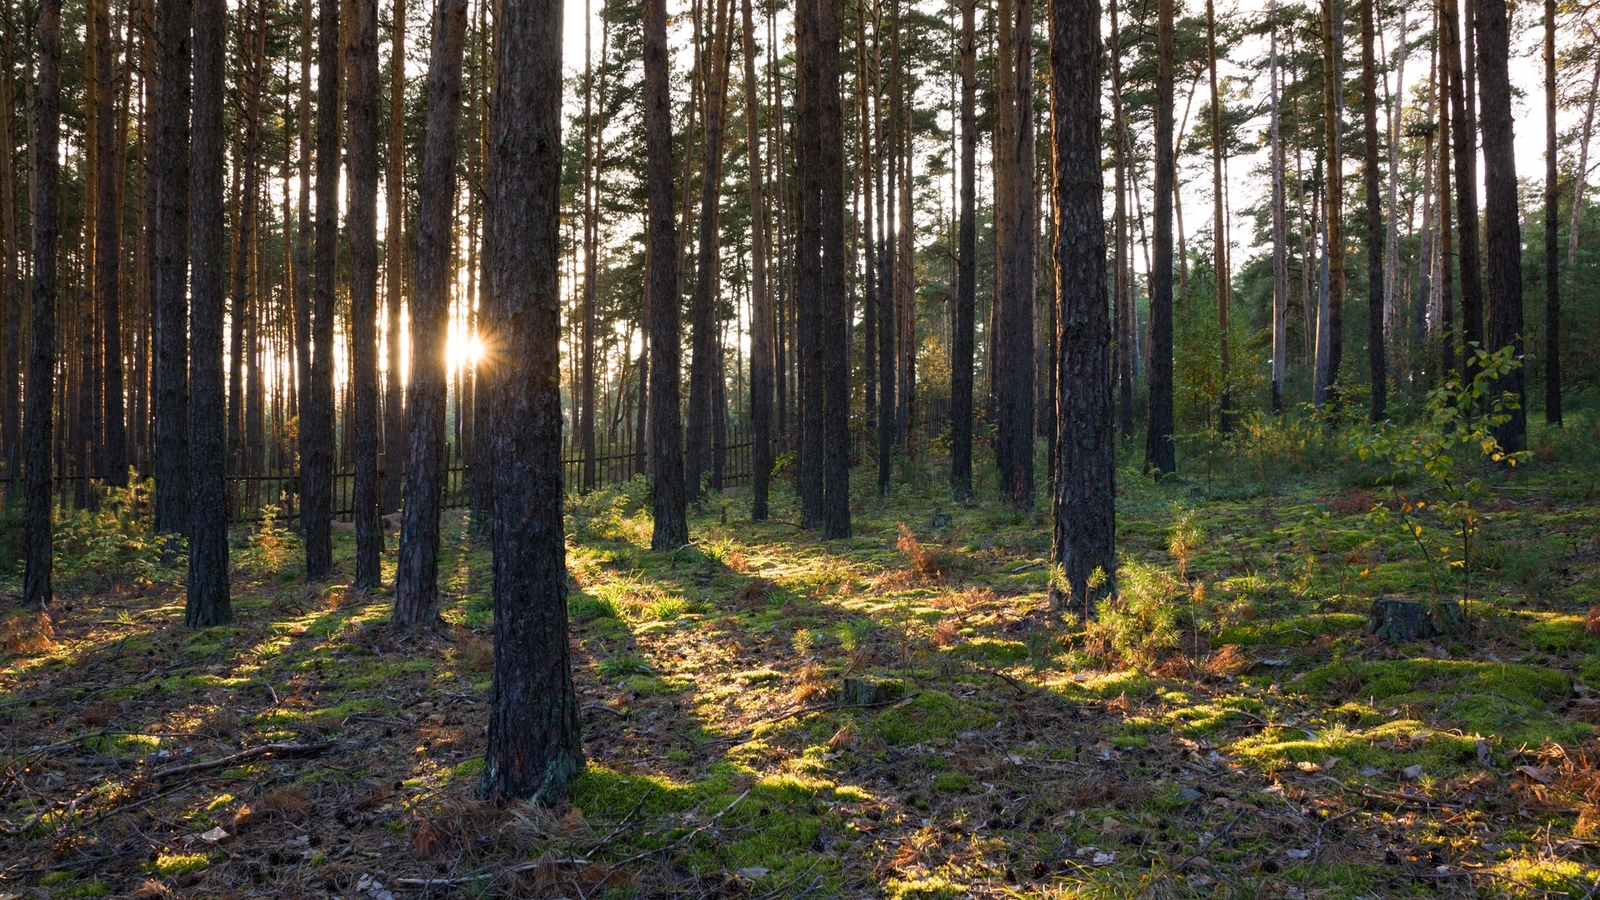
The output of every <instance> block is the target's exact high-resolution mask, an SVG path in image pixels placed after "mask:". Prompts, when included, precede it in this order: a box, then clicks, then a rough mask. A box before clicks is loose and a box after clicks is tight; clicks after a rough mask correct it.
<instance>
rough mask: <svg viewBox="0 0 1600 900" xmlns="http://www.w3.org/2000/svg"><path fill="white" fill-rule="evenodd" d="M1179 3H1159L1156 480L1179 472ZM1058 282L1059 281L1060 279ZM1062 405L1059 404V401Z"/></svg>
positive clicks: (1149, 432)
mask: <svg viewBox="0 0 1600 900" xmlns="http://www.w3.org/2000/svg"><path fill="white" fill-rule="evenodd" d="M1173 2H1174V0H1156V128H1155V131H1156V136H1155V143H1156V148H1155V165H1156V173H1155V210H1154V212H1155V227H1154V229H1153V231H1154V235H1153V236H1152V244H1153V245H1154V247H1153V250H1152V253H1153V256H1154V259H1153V260H1152V263H1151V265H1152V268H1151V270H1150V372H1149V375H1148V376H1147V380H1148V381H1149V384H1150V410H1149V422H1148V425H1147V428H1146V430H1145V446H1144V468H1145V471H1146V472H1148V473H1150V474H1153V475H1156V476H1158V477H1159V476H1163V475H1171V474H1173V473H1174V472H1176V471H1177V470H1178V462H1177V455H1176V452H1175V451H1176V447H1175V446H1174V444H1173V441H1172V429H1173V422H1172V195H1173V179H1174V177H1175V176H1176V174H1177V172H1176V169H1175V165H1176V160H1175V159H1174V158H1173V144H1172V130H1173V129H1172V119H1173V109H1172V106H1173V104H1172V87H1173V51H1174V46H1173V45H1174V43H1175V34H1174V31H1175V28H1174V23H1173ZM1057 277H1059V276H1057ZM1056 402H1057V404H1059V403H1060V402H1061V401H1060V398H1059V397H1058V398H1057V400H1056Z"/></svg>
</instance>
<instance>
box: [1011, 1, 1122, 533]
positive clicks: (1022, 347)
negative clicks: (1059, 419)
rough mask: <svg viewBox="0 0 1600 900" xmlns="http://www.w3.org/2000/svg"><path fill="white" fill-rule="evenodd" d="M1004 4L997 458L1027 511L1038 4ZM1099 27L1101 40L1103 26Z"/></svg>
mask: <svg viewBox="0 0 1600 900" xmlns="http://www.w3.org/2000/svg"><path fill="white" fill-rule="evenodd" d="M999 10H1000V13H999V15H1000V29H999V41H998V54H997V59H998V63H997V64H998V66H999V69H1000V72H999V86H1000V87H999V105H1000V109H999V119H998V121H999V127H998V129H997V131H996V135H995V253H996V255H997V257H998V259H997V261H996V266H995V269H996V272H995V274H996V278H997V281H998V283H997V284H996V290H995V302H996V303H997V304H998V305H999V309H998V312H997V314H996V317H995V318H996V319H997V324H996V330H995V352H996V356H997V357H998V359H997V361H996V366H995V368H994V374H993V376H992V377H993V379H994V382H995V440H996V448H995V458H996V460H997V462H998V463H999V469H1000V494H1001V497H1002V498H1003V499H1005V500H1007V501H1009V502H1010V503H1011V504H1012V506H1013V507H1014V508H1016V509H1018V510H1024V511H1025V510H1031V509H1032V508H1033V503H1034V496H1033V493H1034V486H1033V411H1034V410H1033V408H1034V371H1033V303H1034V298H1033V275H1034V272H1033V269H1034V265H1033V263H1034V256H1033V252H1034V246H1033V237H1034V228H1035V224H1036V223H1035V221H1034V215H1033V213H1034V203H1033V182H1034V171H1033V168H1034V167H1033V162H1034V154H1033V5H1032V3H1031V2H1028V0H1001V2H1000V6H999ZM1075 27H1078V28H1081V27H1082V26H1081V25H1079V26H1075ZM1096 32H1097V41H1098V28H1097V29H1096ZM1101 243H1102V244H1104V241H1102V242H1101ZM1102 268H1103V266H1102Z"/></svg>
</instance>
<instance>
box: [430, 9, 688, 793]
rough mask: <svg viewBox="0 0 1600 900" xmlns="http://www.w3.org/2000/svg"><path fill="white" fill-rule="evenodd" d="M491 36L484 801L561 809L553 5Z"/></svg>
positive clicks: (513, 17)
mask: <svg viewBox="0 0 1600 900" xmlns="http://www.w3.org/2000/svg"><path fill="white" fill-rule="evenodd" d="M457 2H459V0H457ZM499 25H500V48H499V49H500V51H501V52H500V59H499V61H498V64H497V65H496V67H495V69H496V71H495V84H494V97H493V112H492V113H491V116H492V123H493V126H492V127H493V137H492V139H491V141H490V144H489V147H490V152H491V153H492V154H493V155H494V156H495V157H496V159H495V163H494V171H495V176H496V177H495V180H494V181H492V182H490V184H489V190H488V194H487V197H486V202H487V204H488V205H489V206H490V208H491V209H492V212H490V213H489V215H488V221H489V223H490V228H491V229H492V230H491V231H490V232H489V243H490V247H491V250H490V259H492V260H493V263H494V264H493V267H492V268H491V269H489V273H488V274H489V282H488V284H487V288H488V292H489V302H490V303H491V304H493V305H494V306H495V307H496V312H495V315H494V319H495V323H496V326H497V327H498V343H499V348H498V349H499V351H500V352H501V353H502V358H501V360H500V364H499V365H497V366H496V367H495V368H494V371H493V375H492V376H491V378H490V384H489V391H490V400H489V404H490V413H489V415H490V419H491V421H492V423H493V424H492V426H491V429H490V431H491V440H492V441H493V442H494V450H493V453H494V459H495V503H494V506H495V508H494V540H493V544H494V608H495V616H494V635H495V654H494V676H493V678H494V681H493V687H492V693H491V700H490V703H491V706H490V711H489V750H488V754H487V758H486V763H485V766H484V770H483V793H484V794H485V795H486V796H488V797H489V798H491V799H494V800H500V801H503V800H506V799H510V798H514V797H515V798H528V797H531V798H534V799H535V800H537V801H539V802H543V803H547V804H559V803H561V802H563V801H564V800H565V799H566V795H567V791H568V789H569V788H570V786H571V784H572V782H573V781H574V780H575V779H576V778H577V776H578V774H579V773H580V772H581V771H582V770H583V746H582V742H581V739H580V737H579V732H578V702H577V697H576V695H575V694H574V691H573V684H572V665H571V661H570V659H569V653H570V649H569V644H568V640H567V602H566V577H567V573H566V559H565V556H566V546H565V543H564V540H563V537H562V521H561V505H562V497H561V393H560V349H559V347H560V337H561V317H560V312H559V309H560V279H559V277H558V276H559V266H560V262H559V259H560V257H559V253H560V250H559V229H560V219H559V214H560V200H561V197H560V193H561V4H560V3H559V2H557V0H505V2H503V3H502V5H501V7H500V15H499ZM660 61H661V62H665V60H664V59H662V60H660Z"/></svg>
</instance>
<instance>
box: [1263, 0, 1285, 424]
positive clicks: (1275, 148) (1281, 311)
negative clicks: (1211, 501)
mask: <svg viewBox="0 0 1600 900" xmlns="http://www.w3.org/2000/svg"><path fill="white" fill-rule="evenodd" d="M1267 15H1268V17H1269V18H1270V19H1271V20H1272V37H1271V62H1270V63H1269V67H1270V68H1271V70H1272V71H1271V86H1270V87H1269V89H1268V92H1269V100H1270V103H1271V105H1272V121H1271V126H1270V131H1269V141H1270V144H1269V146H1268V151H1267V152H1268V154H1269V160H1268V166H1269V167H1270V168H1271V170H1272V411H1273V412H1281V411H1282V410H1283V381H1284V376H1285V374H1286V373H1287V371H1288V357H1289V354H1288V349H1289V348H1288V344H1289V323H1288V318H1289V235H1288V222H1287V221H1286V219H1287V215H1286V212H1287V208H1286V207H1287V201H1286V196H1285V186H1284V171H1283V170H1284V160H1283V135H1282V133H1281V132H1280V130H1279V120H1278V106H1279V99H1280V98H1279V88H1278V3H1277V0H1272V4H1271V7H1270V11H1269V12H1268V13H1267Z"/></svg>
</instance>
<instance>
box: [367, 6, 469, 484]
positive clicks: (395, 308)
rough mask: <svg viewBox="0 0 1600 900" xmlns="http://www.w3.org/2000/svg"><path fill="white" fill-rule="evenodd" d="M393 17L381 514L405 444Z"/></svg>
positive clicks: (399, 11)
mask: <svg viewBox="0 0 1600 900" xmlns="http://www.w3.org/2000/svg"><path fill="white" fill-rule="evenodd" d="M393 15H394V24H393V28H394V30H393V32H392V33H391V34H390V45H389V54H390V55H389V167H388V172H387V173H386V174H385V176H384V183H383V202H384V212H385V213H386V219H387V221H386V222H385V224H384V229H383V265H384V276H383V281H384V293H385V294H386V295H387V296H386V299H387V306H388V314H389V315H388V325H387V327H386V328H385V330H384V331H385V336H386V340H385V345H386V349H387V350H388V354H387V356H388V359H387V363H388V378H387V380H386V381H385V384H384V394H383V399H384V410H383V473H382V475H383V497H382V500H381V503H380V506H379V509H380V510H381V511H382V512H385V513H393V512H395V511H397V510H399V509H400V500H401V495H402V488H403V486H404V483H405V455H406V447H407V445H408V444H409V443H410V442H409V441H408V440H407V431H406V419H405V400H404V395H405V379H404V378H402V377H401V372H400V366H401V362H400V329H401V325H400V305H401V302H402V297H403V294H404V292H403V290H402V287H403V282H404V281H405V241H406V239H405V216H406V0H394V12H393ZM463 27H465V26H464V25H463ZM458 80H459V79H458ZM457 90H458V91H459V88H458V89H457ZM469 277H470V276H469ZM411 352H412V353H413V354H415V353H416V352H417V351H416V347H412V348H411Z"/></svg>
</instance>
